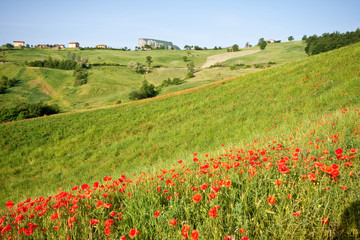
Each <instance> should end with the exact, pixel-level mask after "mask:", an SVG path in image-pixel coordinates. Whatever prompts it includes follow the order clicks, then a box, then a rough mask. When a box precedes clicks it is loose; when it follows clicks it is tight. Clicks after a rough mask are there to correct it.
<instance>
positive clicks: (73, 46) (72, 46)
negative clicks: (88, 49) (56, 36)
mask: <svg viewBox="0 0 360 240" xmlns="http://www.w3.org/2000/svg"><path fill="white" fill-rule="evenodd" d="M79 47H80V43H78V42H71V43H69V48H79Z"/></svg>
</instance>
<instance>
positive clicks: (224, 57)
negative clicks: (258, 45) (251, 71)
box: [201, 50, 260, 68]
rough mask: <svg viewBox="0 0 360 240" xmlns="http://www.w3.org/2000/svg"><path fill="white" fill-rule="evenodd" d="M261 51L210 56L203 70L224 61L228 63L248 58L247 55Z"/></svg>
mask: <svg viewBox="0 0 360 240" xmlns="http://www.w3.org/2000/svg"><path fill="white" fill-rule="evenodd" d="M259 51H260V50H247V51H240V52H229V53H222V54H217V55H213V56H210V57H208V58H207V59H206V63H205V64H204V65H202V67H201V68H208V67H210V66H211V65H214V64H216V63H220V62H224V61H226V60H228V59H231V58H236V57H242V56H246V55H249V54H253V53H257V52H259Z"/></svg>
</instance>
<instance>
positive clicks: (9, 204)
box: [5, 200, 15, 209]
mask: <svg viewBox="0 0 360 240" xmlns="http://www.w3.org/2000/svg"><path fill="white" fill-rule="evenodd" d="M14 205H15V204H14V203H13V202H12V201H10V200H9V201H7V202H6V205H5V207H6V208H9V209H10V208H12V207H13V206H14Z"/></svg>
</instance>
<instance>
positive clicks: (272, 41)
mask: <svg viewBox="0 0 360 240" xmlns="http://www.w3.org/2000/svg"><path fill="white" fill-rule="evenodd" d="M267 43H275V40H274V39H269V40H268V41H267Z"/></svg>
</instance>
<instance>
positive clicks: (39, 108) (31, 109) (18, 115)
mask: <svg viewBox="0 0 360 240" xmlns="http://www.w3.org/2000/svg"><path fill="white" fill-rule="evenodd" d="M59 112H60V109H59V107H58V106H57V105H47V104H45V103H42V102H40V103H20V104H18V105H17V106H15V107H10V108H1V109H0V122H10V121H14V120H21V119H27V118H34V117H40V116H44V115H51V114H55V113H59Z"/></svg>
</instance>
